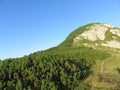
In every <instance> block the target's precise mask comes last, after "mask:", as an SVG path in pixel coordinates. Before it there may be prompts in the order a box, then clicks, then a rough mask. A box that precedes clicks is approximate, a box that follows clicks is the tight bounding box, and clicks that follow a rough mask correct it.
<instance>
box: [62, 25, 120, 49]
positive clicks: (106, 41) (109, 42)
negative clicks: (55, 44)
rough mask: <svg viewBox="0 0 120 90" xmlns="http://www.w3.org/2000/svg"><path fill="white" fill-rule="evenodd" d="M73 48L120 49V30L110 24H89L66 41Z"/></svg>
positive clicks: (73, 33)
mask: <svg viewBox="0 0 120 90" xmlns="http://www.w3.org/2000/svg"><path fill="white" fill-rule="evenodd" d="M65 42H67V43H68V42H69V44H70V43H71V45H72V46H77V47H78V46H85V47H88V46H89V47H95V48H96V47H101V46H102V47H109V48H119V49H120V28H117V27H114V26H113V25H111V24H109V23H92V24H87V25H85V26H82V27H80V28H78V29H77V30H75V31H73V32H72V33H71V34H70V35H69V36H68V38H67V39H66V40H65V41H64V43H65Z"/></svg>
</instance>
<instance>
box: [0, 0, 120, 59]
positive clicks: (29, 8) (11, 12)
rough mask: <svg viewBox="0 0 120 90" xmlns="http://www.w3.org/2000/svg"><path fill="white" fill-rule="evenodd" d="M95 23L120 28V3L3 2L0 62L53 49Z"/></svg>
mask: <svg viewBox="0 0 120 90" xmlns="http://www.w3.org/2000/svg"><path fill="white" fill-rule="evenodd" d="M93 22H107V23H110V24H112V25H114V26H118V27H120V0H0V59H5V58H13V57H21V56H24V55H28V54H30V53H32V52H36V51H40V50H44V49H48V48H51V47H53V46H56V45H58V44H59V43H61V42H62V41H63V40H64V39H65V38H66V37H67V36H68V34H69V33H70V32H72V31H73V30H75V29H76V28H78V27H79V26H82V25H85V24H88V23H93Z"/></svg>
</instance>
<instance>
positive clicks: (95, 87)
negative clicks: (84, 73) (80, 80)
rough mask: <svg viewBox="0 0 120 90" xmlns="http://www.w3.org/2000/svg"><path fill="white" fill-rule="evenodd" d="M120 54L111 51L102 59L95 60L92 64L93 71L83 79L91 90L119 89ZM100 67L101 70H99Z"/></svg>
mask: <svg viewBox="0 0 120 90" xmlns="http://www.w3.org/2000/svg"><path fill="white" fill-rule="evenodd" d="M119 68H120V55H119V54H116V53H113V54H112V56H111V57H110V58H108V59H105V60H103V61H97V63H96V64H95V65H94V66H93V68H92V71H93V73H92V74H91V75H90V76H89V77H88V78H87V79H86V80H85V83H89V84H90V86H91V90H111V89H112V90H119V89H118V88H119V84H118V83H119V80H120V79H119V78H120V69H119ZM101 69H102V70H101Z"/></svg>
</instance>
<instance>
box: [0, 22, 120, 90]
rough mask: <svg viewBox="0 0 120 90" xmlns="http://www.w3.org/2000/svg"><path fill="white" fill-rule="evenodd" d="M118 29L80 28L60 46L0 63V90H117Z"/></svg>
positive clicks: (107, 26) (119, 67) (101, 25)
mask: <svg viewBox="0 0 120 90" xmlns="http://www.w3.org/2000/svg"><path fill="white" fill-rule="evenodd" d="M119 62H120V28H118V27H114V26H112V25H110V24H106V23H91V24H87V25H85V26H82V27H79V28H78V29H76V30H75V31H73V32H72V33H70V35H69V36H68V37H67V38H66V39H65V41H63V42H62V43H61V44H60V45H58V46H56V47H53V48H50V49H48V50H44V51H39V52H35V53H32V54H30V55H28V56H24V57H21V58H12V59H11V58H10V59H6V60H3V61H0V90H119V88H120V84H119V83H120V80H119V77H120V63H119Z"/></svg>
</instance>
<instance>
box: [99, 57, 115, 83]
mask: <svg viewBox="0 0 120 90" xmlns="http://www.w3.org/2000/svg"><path fill="white" fill-rule="evenodd" d="M112 58H114V55H112V56H111V57H110V58H108V59H106V60H104V61H102V63H101V64H100V68H99V73H98V75H99V81H100V82H102V81H103V79H104V78H105V77H104V64H105V63H106V62H108V61H109V60H111V59H112Z"/></svg>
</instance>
